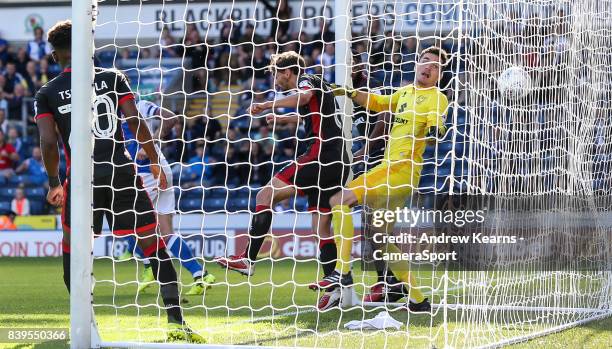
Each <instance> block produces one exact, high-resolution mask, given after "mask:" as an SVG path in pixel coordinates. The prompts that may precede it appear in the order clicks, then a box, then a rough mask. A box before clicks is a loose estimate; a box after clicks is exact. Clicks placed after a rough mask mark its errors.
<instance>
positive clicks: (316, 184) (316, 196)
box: [274, 159, 351, 212]
mask: <svg viewBox="0 0 612 349" xmlns="http://www.w3.org/2000/svg"><path fill="white" fill-rule="evenodd" d="M350 173H351V168H350V166H347V165H345V164H343V163H341V162H334V163H329V164H322V163H320V162H317V161H311V162H306V163H301V162H300V161H299V159H298V161H296V162H292V163H290V164H289V165H287V166H285V167H283V169H282V170H280V172H278V173H277V174H276V175H275V176H274V177H276V178H278V179H280V180H281V181H283V182H285V183H287V184H289V185H294V186H296V187H297V191H298V194H299V195H306V196H307V197H308V211H319V212H330V211H331V206H330V205H329V199H330V198H331V197H332V196H333V195H334V194H336V193H337V192H339V191H340V190H342V188H343V187H344V186H345V184H346V183H347V181H348V179H349V176H350Z"/></svg>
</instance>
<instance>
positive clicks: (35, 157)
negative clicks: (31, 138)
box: [16, 147, 47, 185]
mask: <svg viewBox="0 0 612 349" xmlns="http://www.w3.org/2000/svg"><path fill="white" fill-rule="evenodd" d="M16 172H17V173H18V174H26V175H28V176H29V177H30V182H31V183H33V184H37V185H45V184H46V182H47V172H46V171H45V167H44V166H43V162H42V153H41V152H40V147H34V148H32V157H30V158H28V159H26V160H25V161H24V162H22V163H21V165H19V166H18V167H17V170H16Z"/></svg>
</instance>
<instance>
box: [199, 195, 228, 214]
mask: <svg viewBox="0 0 612 349" xmlns="http://www.w3.org/2000/svg"><path fill="white" fill-rule="evenodd" d="M225 206H226V205H225V198H216V199H206V200H204V211H205V212H215V211H222V210H225Z"/></svg>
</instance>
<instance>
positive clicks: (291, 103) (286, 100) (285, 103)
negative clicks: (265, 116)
mask: <svg viewBox="0 0 612 349" xmlns="http://www.w3.org/2000/svg"><path fill="white" fill-rule="evenodd" d="M312 96H313V92H312V91H300V92H298V93H296V94H294V95H291V96H287V97H283V98H279V99H275V100H273V101H267V102H263V103H254V104H253V105H251V107H250V108H249V110H248V111H247V112H248V113H250V114H259V113H261V112H263V111H265V110H268V109H272V108H293V109H297V108H298V107H301V106H303V105H306V104H308V103H309V102H310V99H311V98H312Z"/></svg>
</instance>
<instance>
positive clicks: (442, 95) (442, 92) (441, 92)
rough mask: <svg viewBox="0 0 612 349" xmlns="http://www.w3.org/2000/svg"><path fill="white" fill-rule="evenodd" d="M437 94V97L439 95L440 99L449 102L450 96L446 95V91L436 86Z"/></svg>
mask: <svg viewBox="0 0 612 349" xmlns="http://www.w3.org/2000/svg"><path fill="white" fill-rule="evenodd" d="M435 94H436V97H438V100H439V101H443V102H445V103H448V97H446V93H444V91H443V90H442V89H440V88H439V87H436V88H435Z"/></svg>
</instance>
